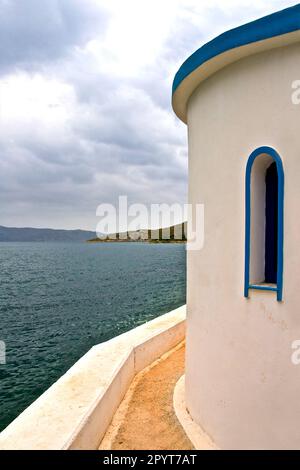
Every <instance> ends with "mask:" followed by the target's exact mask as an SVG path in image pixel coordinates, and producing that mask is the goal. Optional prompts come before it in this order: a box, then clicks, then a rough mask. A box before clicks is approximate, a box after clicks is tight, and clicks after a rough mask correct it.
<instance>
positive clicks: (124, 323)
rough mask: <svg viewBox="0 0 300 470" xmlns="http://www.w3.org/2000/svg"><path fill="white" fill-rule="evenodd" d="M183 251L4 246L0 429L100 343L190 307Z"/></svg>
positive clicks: (0, 255) (0, 252)
mask: <svg viewBox="0 0 300 470" xmlns="http://www.w3.org/2000/svg"><path fill="white" fill-rule="evenodd" d="M185 263H186V256H185V247H184V245H178V244H177V245H176V244H174V245H167V244H164V245H160V244H155V245H147V244H139V243H131V244H130V243H126V244H124V243H123V244H122V243H105V244H98V245H95V244H85V243H0V267H1V270H0V312H1V325H0V340H2V341H5V343H6V349H7V354H6V361H7V363H6V365H1V364H0V430H1V429H3V428H4V427H5V426H7V425H8V424H9V423H10V422H11V421H12V420H13V419H14V418H15V417H16V416H17V415H18V414H19V413H20V412H21V411H22V410H24V408H26V407H27V406H28V405H29V404H30V403H32V402H33V401H34V400H35V399H36V398H37V397H38V396H39V395H40V394H41V393H42V392H44V391H45V390H46V389H47V388H48V387H49V386H50V385H51V384H52V383H53V382H54V381H55V380H57V379H58V378H59V377H60V376H61V375H62V374H63V373H64V372H65V371H66V370H67V369H69V368H70V366H72V364H74V362H75V361H76V360H78V359H79V358H80V357H81V356H82V355H83V354H85V353H86V352H87V351H88V350H89V349H90V348H91V347H92V346H93V345H94V344H96V343H100V342H102V341H106V340H108V339H110V338H112V337H113V336H116V335H118V334H120V333H123V332H125V331H127V330H129V329H131V328H133V327H135V326H137V325H139V324H141V323H143V322H145V321H147V320H150V319H152V318H154V317H156V316H158V315H161V314H163V313H166V312H168V311H169V310H172V309H174V308H176V307H179V306H180V305H182V304H184V303H185Z"/></svg>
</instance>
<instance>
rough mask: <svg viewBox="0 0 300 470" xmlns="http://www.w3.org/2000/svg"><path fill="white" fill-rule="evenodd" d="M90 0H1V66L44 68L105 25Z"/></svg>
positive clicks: (104, 18) (101, 13) (4, 69)
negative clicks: (46, 63) (46, 64)
mask: <svg viewBox="0 0 300 470" xmlns="http://www.w3.org/2000/svg"><path fill="white" fill-rule="evenodd" d="M106 17H107V14H106V13H105V12H104V11H103V10H102V9H100V8H96V6H95V3H94V2H91V1H90V0H84V1H81V0H42V1H41V0H26V1H24V0H22V1H20V0H0V67H1V69H0V70H1V72H2V73H3V72H7V71H8V70H10V69H11V68H14V69H15V68H23V69H28V70H31V69H32V68H41V66H43V64H44V63H45V62H49V61H52V60H56V59H60V58H62V57H64V56H65V54H66V53H67V52H68V51H69V50H70V49H71V48H72V47H74V46H78V47H79V46H81V45H83V44H84V43H85V42H86V41H87V40H88V39H90V38H92V37H93V36H94V35H95V33H96V32H97V34H99V32H101V30H104V28H105V22H106V20H107V18H106Z"/></svg>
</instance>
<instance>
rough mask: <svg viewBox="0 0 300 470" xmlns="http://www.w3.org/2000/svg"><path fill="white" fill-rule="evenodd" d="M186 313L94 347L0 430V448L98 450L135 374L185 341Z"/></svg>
mask: <svg viewBox="0 0 300 470" xmlns="http://www.w3.org/2000/svg"><path fill="white" fill-rule="evenodd" d="M185 315H186V307H185V306H183V307H180V308H178V309H176V310H173V311H172V312H169V313H167V314H165V315H162V316H160V317H158V318H156V319H154V320H152V321H150V322H148V323H145V324H144V325H141V326H139V327H137V328H134V329H133V330H131V331H128V332H127V333H124V334H122V335H120V336H117V337H116V338H113V339H112V340H110V341H107V342H105V343H102V344H99V345H97V346H94V347H93V348H92V349H91V350H90V351H88V353H87V354H85V356H83V357H82V358H81V359H80V360H79V361H78V362H77V363H76V364H74V366H73V367H71V369H69V370H68V371H67V372H66V374H65V375H63V376H62V377H61V378H60V379H59V380H58V381H57V382H56V383H54V384H53V385H52V386H51V387H50V388H49V389H48V390H47V391H46V392H45V393H44V394H43V395H41V396H40V397H39V398H38V399H37V400H36V401H35V402H34V403H32V405H30V406H29V407H28V408H27V409H26V410H25V411H24V412H23V413H21V414H20V416H18V418H16V419H15V420H14V421H13V422H12V423H11V424H10V425H9V426H8V427H7V428H6V429H5V430H4V431H3V432H2V433H1V434H0V449H36V450H37V449H97V448H98V447H99V444H100V442H101V440H102V438H103V436H104V434H105V432H106V429H107V427H108V425H109V424H110V421H111V420H112V417H113V415H114V413H115V411H116V409H117V408H118V406H119V404H120V403H121V401H122V399H123V397H124V395H125V393H126V391H127V389H128V388H129V386H130V384H131V382H132V380H133V378H134V376H135V375H136V374H137V373H138V372H140V371H141V370H142V369H143V368H145V367H147V366H148V365H150V364H151V363H152V362H153V361H155V360H156V359H158V358H159V357H160V356H161V355H162V354H164V353H166V352H167V351H169V350H170V349H172V348H173V347H174V346H176V345H177V344H178V343H180V342H181V341H182V340H183V339H184V337H185Z"/></svg>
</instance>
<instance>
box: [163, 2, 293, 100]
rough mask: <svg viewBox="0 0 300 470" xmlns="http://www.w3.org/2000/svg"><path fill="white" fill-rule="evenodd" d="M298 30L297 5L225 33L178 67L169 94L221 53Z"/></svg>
mask: <svg viewBox="0 0 300 470" xmlns="http://www.w3.org/2000/svg"><path fill="white" fill-rule="evenodd" d="M299 29H300V4H299V3H298V4H297V5H294V6H292V7H289V8H285V9H284V10H281V11H278V12H276V13H272V14H271V15H268V16H264V17H263V18H260V19H258V20H255V21H252V22H251V23H247V24H244V25H242V26H239V27H237V28H234V29H231V30H229V31H226V32H225V33H223V34H221V35H220V36H217V37H216V38H215V39H213V40H212V41H210V42H208V43H207V44H204V46H202V47H200V49H198V50H197V51H196V52H194V53H193V54H192V55H191V56H190V57H189V58H188V59H187V60H186V61H185V62H184V63H183V64H182V66H181V67H180V68H179V70H178V72H177V73H176V75H175V78H174V81H173V89H172V94H174V93H175V91H176V90H177V88H178V87H179V85H180V84H181V83H182V82H183V80H184V79H185V78H186V77H187V76H188V75H190V74H191V73H192V72H193V71H194V70H196V69H197V68H198V67H200V66H201V65H202V64H204V63H205V62H207V61H209V60H210V59H212V58H214V57H216V56H218V55H219V54H222V53H223V52H226V51H229V50H230V49H235V48H238V47H241V46H245V45H247V44H251V43H254V42H257V41H263V40H265V39H270V38H272V37H276V36H280V35H282V34H287V33H291V32H294V31H297V30H299Z"/></svg>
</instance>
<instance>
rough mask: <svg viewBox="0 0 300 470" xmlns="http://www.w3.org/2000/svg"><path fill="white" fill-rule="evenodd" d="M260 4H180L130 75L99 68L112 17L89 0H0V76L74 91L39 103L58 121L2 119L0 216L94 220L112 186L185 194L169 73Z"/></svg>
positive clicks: (64, 222) (80, 223)
mask: <svg viewBox="0 0 300 470" xmlns="http://www.w3.org/2000/svg"><path fill="white" fill-rule="evenodd" d="M275 3H276V6H278V7H280V6H283V5H282V3H284V2H281V4H280V5H279V1H277V0H274V1H273V3H272V4H273V5H275ZM260 10H262V7H260ZM186 13H188V14H186ZM261 13H266V11H265V12H262V11H259V12H258V11H257V10H256V9H255V8H254V7H253V8H252V9H249V8H248V9H247V10H246V9H243V11H241V9H240V8H237V9H233V10H231V11H230V12H228V11H226V9H222V8H209V9H207V10H206V11H205V14H203V15H202V16H199V15H192V14H191V12H190V11H185V7H182V10H181V11H180V12H179V14H178V15H177V19H176V20H175V22H174V24H173V25H172V27H171V29H170V31H169V35H168V37H167V38H165V40H164V43H163V44H162V48H161V50H160V52H159V54H158V55H157V57H156V60H155V63H149V64H147V65H143V66H141V67H140V69H139V70H138V71H137V72H136V73H135V74H134V75H133V76H132V75H130V74H129V75H126V74H124V75H122V74H121V73H120V74H119V75H118V73H117V72H115V73H112V72H111V71H110V69H109V67H106V60H107V56H108V54H109V52H110V51H107V50H106V51H105V50H104V51H103V50H102V49H101V47H102V45H101V44H102V43H101V40H100V39H101V34H103V32H104V31H106V28H107V25H108V22H109V21H110V17H109V16H108V14H107V13H106V12H104V11H103V9H102V8H99V7H97V6H96V2H94V1H92V0H60V1H58V0H43V1H41V0H26V2H25V1H17V0H11V1H9V0H0V75H2V76H4V75H6V76H5V80H10V79H11V77H12V76H17V75H14V74H20V73H21V74H22V73H23V74H25V75H26V76H28V77H29V78H31V77H33V76H34V74H36V73H38V74H39V75H40V76H41V77H42V78H43V79H45V80H52V79H55V80H56V81H57V82H58V83H62V84H67V85H68V86H69V88H70V90H71V91H72V93H71V92H70V96H69V98H68V99H69V100H70V102H67V103H66V104H65V103H63V104H62V103H60V102H58V103H56V102H52V101H51V102H50V104H49V109H48V111H47V116H48V115H49V116H50V115H51V113H52V112H53V113H54V116H56V114H55V112H56V111H59V109H60V107H62V106H63V105H66V109H67V112H68V116H67V118H66V119H65V121H64V123H63V125H62V124H61V125H60V123H59V121H58V122H56V121H55V119H54V120H52V121H50V124H49V123H48V122H46V123H45V122H44V121H43V119H44V118H45V116H42V115H41V119H40V121H39V120H36V119H33V120H32V121H31V120H30V119H29V118H28V119H27V117H26V113H25V117H24V116H23V118H22V119H16V120H15V121H14V123H13V125H12V126H11V125H10V127H9V126H8V127H5V122H3V123H1V120H0V124H1V125H2V132H1V133H0V198H1V201H2V202H1V205H0V224H1V225H5V224H6V225H13V226H24V225H28V226H50V227H57V228H58V227H61V228H64V227H65V228H76V227H78V228H88V229H94V228H95V225H96V223H97V219H96V217H95V211H96V207H97V205H98V204H100V203H102V202H109V203H117V200H118V196H119V195H123V194H125V195H128V197H129V202H140V203H146V204H150V203H152V202H153V203H162V202H166V203H174V202H181V203H183V202H185V200H186V192H187V144H186V128H185V126H184V125H183V124H182V123H180V122H179V121H178V120H177V119H176V118H175V116H174V114H173V111H172V109H171V85H172V77H173V75H174V73H175V72H176V69H177V67H178V66H179V65H180V63H181V62H182V61H183V60H184V59H185V58H186V57H187V56H188V55H189V54H190V53H191V52H193V51H194V50H195V49H196V48H197V47H199V46H200V45H201V43H203V42H205V41H206V40H208V39H210V38H211V37H212V36H214V35H215V34H218V33H220V32H221V31H222V30H224V29H227V28H228V27H232V26H235V25H238V24H239V23H240V22H243V21H246V20H247V17H248V19H252V17H253V16H255V15H256V16H258V15H259V14H261ZM99 38H100V39H99ZM90 39H95V40H97V41H98V43H99V51H97V52H98V58H97V60H96V59H95V56H94V55H93V53H92V52H91V51H90V50H89V49H87V48H86V47H85V46H86V44H87V41H89V40H90ZM121 39H122V38H120V40H121ZM97 47H98V46H97ZM0 119H1V115H0ZM3 129H6V130H3Z"/></svg>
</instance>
